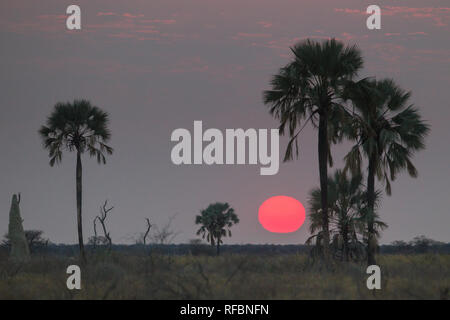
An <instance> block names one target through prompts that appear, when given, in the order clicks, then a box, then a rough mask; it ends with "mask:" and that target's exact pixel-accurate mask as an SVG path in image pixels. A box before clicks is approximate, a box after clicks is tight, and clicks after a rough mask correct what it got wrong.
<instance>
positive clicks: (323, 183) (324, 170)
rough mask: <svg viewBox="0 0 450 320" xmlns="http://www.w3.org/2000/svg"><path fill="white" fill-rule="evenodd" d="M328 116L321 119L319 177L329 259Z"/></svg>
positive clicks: (323, 224)
mask: <svg viewBox="0 0 450 320" xmlns="http://www.w3.org/2000/svg"><path fill="white" fill-rule="evenodd" d="M327 127H328V114H327V112H323V113H321V114H320V119H319V176H320V196H321V204H322V232H323V242H324V243H323V254H324V257H325V259H328V257H329V244H330V231H329V227H328V163H327V162H328V128H327Z"/></svg>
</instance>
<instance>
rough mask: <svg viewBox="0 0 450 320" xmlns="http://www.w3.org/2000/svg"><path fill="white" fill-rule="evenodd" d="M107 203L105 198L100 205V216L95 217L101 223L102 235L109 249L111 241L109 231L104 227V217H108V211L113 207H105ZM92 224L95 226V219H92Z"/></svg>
mask: <svg viewBox="0 0 450 320" xmlns="http://www.w3.org/2000/svg"><path fill="white" fill-rule="evenodd" d="M107 205H108V200H105V203H104V204H103V206H101V207H100V216H97V217H96V219H98V221H100V224H101V225H102V229H103V235H104V236H105V238H106V240H107V241H108V246H109V249H111V246H112V241H111V237H110V235H109V232H108V231H107V229H106V218H107V217H108V213H109V212H110V211H111V210H112V209H114V207H109V208H107ZM94 226H95V219H94ZM95 232H96V231H95Z"/></svg>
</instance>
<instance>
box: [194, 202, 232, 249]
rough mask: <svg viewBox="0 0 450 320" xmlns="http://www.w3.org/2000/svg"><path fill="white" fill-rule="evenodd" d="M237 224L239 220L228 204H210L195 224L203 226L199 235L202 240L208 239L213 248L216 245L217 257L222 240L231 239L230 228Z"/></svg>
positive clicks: (199, 230) (196, 219)
mask: <svg viewBox="0 0 450 320" xmlns="http://www.w3.org/2000/svg"><path fill="white" fill-rule="evenodd" d="M237 223H239V218H238V217H237V215H236V214H235V213H234V209H233V208H231V207H230V206H229V204H228V203H220V202H216V203H213V204H210V205H209V206H208V207H207V208H206V209H204V210H202V211H201V212H200V215H198V216H196V217H195V224H199V225H201V227H200V229H198V231H197V235H202V238H203V239H205V238H206V240H207V241H208V242H209V243H211V245H212V246H214V245H216V249H217V255H219V254H220V245H221V244H222V242H223V241H222V238H223V237H226V236H227V235H228V236H229V237H231V230H230V228H231V227H232V226H233V225H234V224H237Z"/></svg>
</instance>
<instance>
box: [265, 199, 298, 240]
mask: <svg viewBox="0 0 450 320" xmlns="http://www.w3.org/2000/svg"><path fill="white" fill-rule="evenodd" d="M258 219H259V222H260V223H261V225H262V226H263V227H264V229H266V230H268V231H270V232H275V233H289V232H294V231H297V230H298V229H299V228H300V227H301V226H302V225H303V223H304V222H305V208H304V207H303V205H302V204H301V203H300V201H298V200H296V199H294V198H291V197H287V196H275V197H271V198H269V199H267V200H266V201H264V202H263V203H262V205H261V206H260V207H259V211H258Z"/></svg>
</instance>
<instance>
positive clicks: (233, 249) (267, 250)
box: [34, 241, 450, 256]
mask: <svg viewBox="0 0 450 320" xmlns="http://www.w3.org/2000/svg"><path fill="white" fill-rule="evenodd" d="M311 248H312V246H310V245H303V244H299V245H275V244H239V245H237V244H234V245H223V249H221V250H222V252H223V253H228V254H230V253H231V254H233V253H236V254H257V255H258V254H267V255H272V254H273V255H275V254H277V255H278V254H308V253H309V252H310V250H311ZM86 249H87V251H88V252H96V251H102V250H103V248H102V247H99V246H97V247H96V248H94V247H93V246H90V245H88V246H86ZM111 249H112V251H117V252H128V253H130V254H146V253H150V252H153V253H161V254H173V255H184V254H193V255H214V254H215V250H214V248H212V247H211V246H209V245H207V244H149V245H146V246H144V245H142V244H132V245H124V244H116V245H112V248H111ZM105 250H106V248H105ZM34 253H35V254H57V255H64V256H76V255H77V254H78V245H75V244H74V245H67V244H48V245H47V246H42V247H39V248H36V250H35V252H34ZM379 253H380V254H421V253H440V254H450V243H432V244H425V243H411V242H409V243H406V242H401V241H398V242H396V243H394V244H389V245H381V246H380V248H379Z"/></svg>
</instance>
